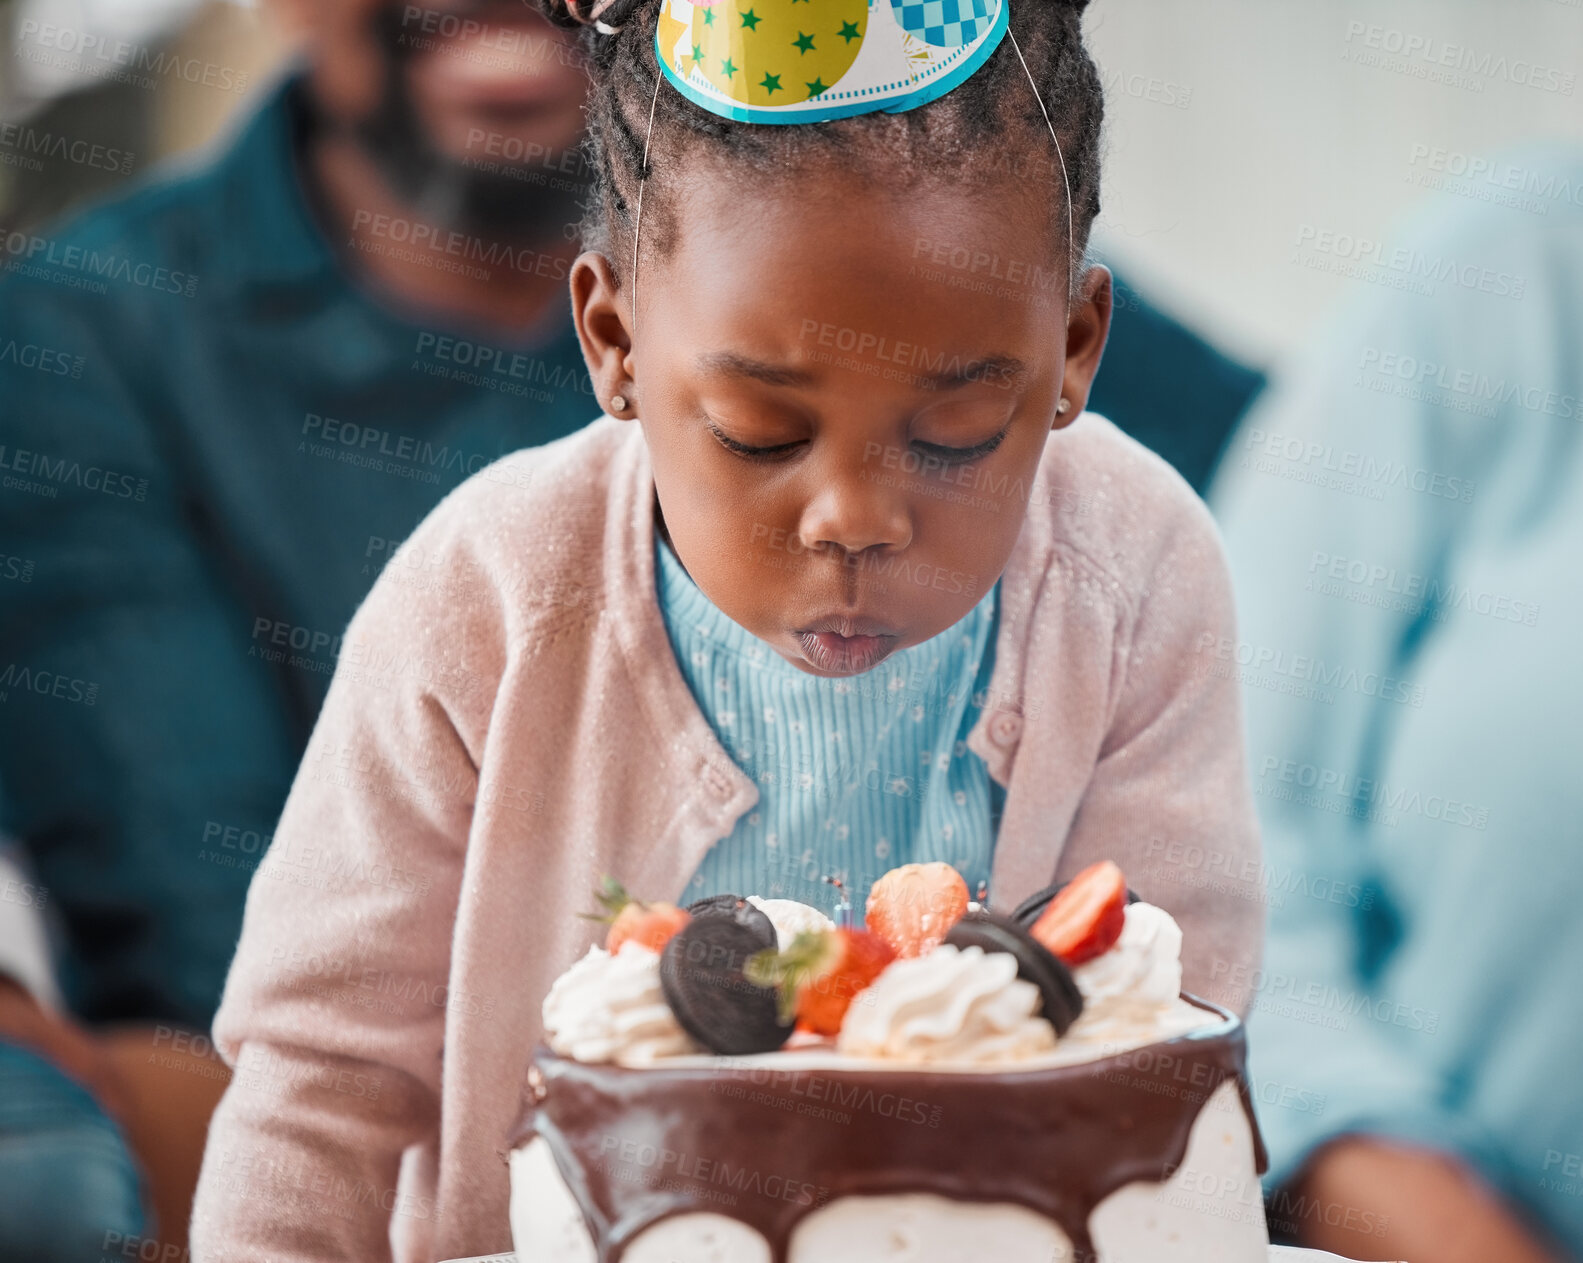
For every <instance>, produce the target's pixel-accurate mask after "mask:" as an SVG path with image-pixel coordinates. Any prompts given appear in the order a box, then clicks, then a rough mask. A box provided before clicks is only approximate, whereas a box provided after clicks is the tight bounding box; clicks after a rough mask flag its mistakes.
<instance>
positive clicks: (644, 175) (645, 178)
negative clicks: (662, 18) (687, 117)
mask: <svg viewBox="0 0 1583 1263" xmlns="http://www.w3.org/2000/svg"><path fill="white" fill-rule="evenodd" d="M664 78H665V76H664V75H662V74H661V73H660V71H659V67H658V66H656V67H655V68H654V99H653V100H652V101H650V102H649V129H648V131H646V132H644V133H643V163H642V165H641V166H639V167H638V210H637V214H636V215H634V216H633V219H632V333H633V335H634V336H636V335H637V332H638V242H639V241H640V240H641V239H642V232H643V189H644V187H645V186H646V185H647V184H648V182H649V142H650V141H651V140H653V139H654V111H655V108H656V107H657V106H658V105H659V103H660V81H661V80H663V79H664Z"/></svg>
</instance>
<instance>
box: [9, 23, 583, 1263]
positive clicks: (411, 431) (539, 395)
mask: <svg viewBox="0 0 1583 1263" xmlns="http://www.w3.org/2000/svg"><path fill="white" fill-rule="evenodd" d="M35 7H36V6H35ZM278 7H279V9H280V11H281V16H283V17H284V18H285V19H287V20H288V21H289V22H290V23H291V24H292V25H293V26H294V28H295V29H296V31H297V33H298V35H299V37H300V40H301V47H302V55H301V60H300V62H299V63H298V64H297V65H296V66H294V67H293V70H292V72H291V73H289V74H288V75H287V76H285V77H284V79H283V80H282V81H281V82H280V83H279V84H278V86H276V87H274V88H273V89H272V90H271V91H269V92H268V94H267V95H266V96H265V97H264V98H263V100H262V101H261V103H260V104H259V105H258V107H257V108H256V109H254V110H253V111H251V113H250V114H249V116H248V117H246V118H245V119H243V120H242V121H241V125H240V127H239V129H238V130H237V131H236V132H235V133H234V135H233V136H232V137H231V138H230V139H229V141H228V142H227V143H226V144H225V145H224V146H223V147H222V148H221V149H219V150H218V152H216V153H215V154H214V155H213V156H212V157H210V158H208V159H206V160H205V161H203V162H201V163H200V164H198V165H194V166H191V167H189V168H188V169H187V170H185V171H183V172H180V173H178V174H174V175H167V176H165V177H163V178H161V179H158V180H157V181H155V182H153V183H151V184H148V185H146V186H142V187H138V188H135V189H134V190H133V191H131V192H130V193H128V194H126V195H124V196H122V197H120V198H119V199H118V200H115V201H112V202H110V203H107V204H105V205H102V206H99V207H96V208H93V209H91V210H89V211H88V212H86V213H85V214H82V215H81V216H79V217H78V218H76V219H74V220H72V221H70V222H68V223H66V224H65V225H63V226H61V227H58V228H43V229H39V230H37V231H36V232H8V233H6V234H5V248H4V251H3V253H0V267H3V272H4V274H3V279H0V475H3V487H0V540H3V541H4V544H3V552H4V553H5V555H6V558H7V559H11V560H15V561H16V562H17V566H16V567H13V568H14V569H16V570H17V571H18V574H19V575H20V574H22V573H25V574H26V581H21V580H20V579H17V578H15V577H14V576H9V575H8V576H7V577H8V578H12V579H13V581H9V582H6V583H5V591H4V594H3V600H0V672H3V673H4V674H3V675H0V701H3V706H0V715H3V725H0V780H3V781H4V783H5V785H6V787H7V791H8V797H7V800H6V802H5V805H4V810H3V818H0V829H3V831H4V832H6V833H8V834H9V835H11V836H12V837H14V838H15V839H16V840H17V842H18V843H19V844H20V846H21V847H22V848H23V849H24V851H25V855H26V859H27V861H28V862H29V864H30V865H31V867H32V870H33V872H34V874H35V875H36V879H37V881H38V882H39V883H40V884H41V885H42V886H43V887H45V888H47V889H48V890H49V891H50V892H51V900H50V904H49V909H50V912H51V913H52V914H54V916H55V921H56V925H57V928H58V929H59V930H60V931H61V933H60V943H59V951H58V965H59V970H60V987H61V991H62V992H63V994H64V997H65V1006H64V1009H61V1008H57V1007H56V1006H54V1005H50V1004H32V1005H29V1004H27V1003H25V1001H26V999H27V997H28V994H29V991H28V988H27V987H25V986H22V985H19V984H18V983H16V982H14V981H13V982H8V983H5V984H0V985H4V986H5V987H6V988H7V1003H5V1004H4V1005H0V1046H3V1045H6V1044H9V1045H11V1046H12V1048H27V1049H31V1050H32V1052H31V1053H30V1054H29V1055H28V1058H27V1059H26V1060H25V1061H19V1060H17V1054H15V1053H14V1052H7V1053H5V1054H3V1055H5V1056H6V1057H7V1058H8V1060H7V1061H6V1063H5V1065H6V1066H7V1070H6V1072H5V1073H4V1074H3V1075H0V1093H3V1094H5V1095H6V1096H7V1097H11V1098H17V1099H23V1098H25V1097H26V1095H27V1094H28V1091H29V1089H26V1088H25V1087H22V1086H19V1085H21V1084H23V1081H24V1077H25V1076H24V1071H25V1075H26V1076H35V1077H33V1078H28V1079H27V1082H28V1083H35V1082H41V1081H42V1079H41V1078H38V1077H37V1076H42V1075H44V1074H45V1072H44V1071H42V1070H40V1069H39V1067H38V1065H37V1064H36V1063H37V1062H38V1061H39V1060H40V1058H42V1060H43V1061H45V1062H50V1061H53V1062H55V1063H56V1064H58V1065H59V1064H63V1063H64V1062H65V1061H66V1060H68V1057H67V1054H66V1052H65V1050H66V1049H68V1048H70V1049H77V1050H81V1048H82V1047H83V1046H85V1045H86V1046H88V1047H90V1048H91V1047H93V1046H94V1045H95V1042H96V1041H97V1042H98V1043H99V1044H101V1045H104V1046H105V1048H111V1047H112V1041H111V1038H110V1035H109V1034H108V1033H107V1032H109V1030H110V1028H111V1027H112V1026H113V1025H115V1024H126V1023H132V1024H136V1025H135V1027H134V1028H133V1030H130V1031H129V1030H124V1029H123V1030H122V1031H121V1032H120V1043H119V1044H115V1045H113V1047H119V1048H120V1049H121V1055H120V1057H119V1064H120V1073H121V1075H122V1077H123V1079H124V1080H125V1081H126V1082H125V1084H124V1086H125V1089H126V1092H127V1094H128V1095H129V1096H130V1097H131V1098H132V1100H131V1101H130V1102H128V1103H126V1109H125V1110H122V1111H121V1112H123V1113H125V1112H127V1111H130V1114H131V1116H132V1118H133V1125H132V1127H131V1131H132V1133H133V1139H134V1141H138V1140H139V1139H140V1137H139V1135H138V1132H139V1131H140V1126H139V1124H138V1120H139V1119H141V1120H142V1123H144V1124H146V1125H147V1126H146V1130H149V1131H151V1133H152V1134H150V1135H149V1136H148V1137H147V1140H148V1143H147V1144H140V1143H139V1144H135V1145H134V1147H135V1148H137V1149H138V1150H139V1152H140V1156H142V1157H143V1158H144V1159H145V1162H146V1163H147V1164H148V1165H149V1166H150V1167H151V1168H156V1169H154V1170H152V1176H153V1179H152V1184H153V1192H152V1202H153V1205H154V1207H155V1209H156V1210H158V1209H159V1208H160V1206H161V1203H162V1200H163V1202H164V1204H165V1206H166V1207H167V1211H166V1213H164V1214H160V1215H158V1216H157V1220H158V1222H157V1223H156V1224H155V1225H154V1226H153V1229H151V1230H157V1231H158V1232H159V1233H160V1234H161V1236H162V1237H163V1239H164V1240H165V1241H166V1242H167V1243H169V1242H171V1241H177V1242H180V1241H183V1240H184V1239H185V1222H184V1221H185V1201H186V1200H187V1199H190V1193H191V1186H192V1183H193V1181H194V1180H195V1179H196V1171H197V1159H198V1152H199V1150H200V1149H201V1143H202V1136H203V1130H204V1127H205V1126H206V1123H207V1114H208V1111H209V1109H211V1108H212V1105H213V1102H214V1100H215V1099H217V1098H218V1095H219V1092H220V1090H221V1089H222V1088H223V1086H224V1084H223V1080H222V1081H220V1082H216V1080H215V1078H214V1071H215V1068H216V1067H218V1065H219V1063H218V1062H217V1061H214V1062H211V1063H209V1064H207V1065H198V1066H194V1065H192V1064H189V1062H188V1061H186V1060H184V1059H183V1058H182V1057H181V1056H180V1055H173V1053H176V1052H177V1051H178V1050H176V1049H175V1045H177V1044H178V1043H179V1044H180V1045H181V1046H182V1050H186V1051H190V1050H191V1049H192V1048H193V1047H194V1046H196V1047H197V1048H198V1049H199V1050H200V1051H202V1050H206V1048H207V1042H206V1039H203V1037H201V1036H200V1037H197V1039H198V1041H201V1042H196V1044H195V1041H194V1039H192V1038H190V1037H189V1036H188V1032H190V1031H194V1030H202V1029H203V1028H205V1027H207V1025H208V1023H209V1020H210V1017H211V1015H212V1013H213V1010H214V1007H215V1005H216V1003H217V1002H218V999H219V994H220V989H221V984H222V983H223V981H224V978H225V972H226V967H227V965H228V963H229V961H230V957H231V952H232V949H233V947H234V945H235V941H236V935H237V931H238V927H239V926H240V923H241V913H242V904H243V898H244V895H245V892H246V889H247V885H248V881H249V879H250V877H251V876H252V874H253V871H254V869H255V868H256V867H258V865H259V861H260V858H261V856H262V854H263V853H264V851H265V849H266V847H267V840H268V837H269V834H270V832H271V830H272V829H273V826H274V822H275V818H276V815H277V814H278V812H279V810H280V806H281V803H282V802H283V801H284V798H285V795H286V791H287V789H288V788H289V786H290V783H291V778H292V774H293V772H294V771H295V769H296V765H297V761H298V759H299V757H300V755H301V751H302V748H303V745H304V743H305V741H306V738H307V735H308V732H309V730H310V728H311V727H312V724H313V722H314V719H315V716H316V714H317V712H318V708H319V704H320V702H321V701H322V698H323V694H324V690H325V688H326V687H327V686H328V683H329V678H330V671H331V669H332V668H333V665H334V661H335V658H336V655H337V653H338V652H339V650H340V644H339V640H340V635H341V632H342V630H343V629H344V628H345V626H346V623H347V620H348V618H349V617H350V615H351V613H352V611H353V610H354V609H355V607H356V606H357V604H358V602H359V601H360V600H361V598H362V596H363V594H364V593H365V592H366V591H367V589H368V587H369V586H370V585H371V584H372V582H373V579H374V576H375V575H376V574H377V573H378V571H379V569H380V568H381V566H382V564H383V562H384V561H385V560H386V559H387V557H388V556H389V555H390V553H391V552H392V551H393V550H394V549H395V548H396V546H397V545H398V544H399V542H400V541H401V540H402V539H404V538H405V536H406V535H407V533H408V531H409V530H410V529H411V527H412V526H413V525H414V524H416V523H417V522H418V521H419V520H420V519H421V518H422V517H423V516H424V515H425V514H426V513H427V512H428V511H429V510H430V509H431V508H432V507H433V506H434V505H435V504H436V503H437V502H438V501H439V500H440V498H441V497H442V496H443V495H444V494H445V493H446V492H447V491H448V490H449V489H450V488H451V487H452V486H455V485H456V484H458V483H460V482H461V481H462V480H463V479H465V478H466V477H467V476H468V475H469V474H470V473H472V472H474V471H476V470H477V469H479V468H481V467H482V466H484V465H486V464H489V463H491V462H492V461H494V460H495V459H496V458H497V457H499V456H500V455H502V454H503V453H505V452H508V451H511V450H515V449H517V448H521V447H524V446H527V445H531V444H537V443H541V442H544V441H546V440H549V439H552V438H556V437H558V436H560V435H562V434H566V433H568V432H570V431H571V430H573V429H576V428H577V427H579V426H581V425H582V424H584V423H585V422H586V421H587V420H588V419H589V418H590V417H591V416H593V415H594V414H595V413H596V412H597V411H598V409H597V407H596V406H595V404H594V401H593V399H592V396H591V394H590V393H589V386H588V382H587V376H586V372H585V370H584V367H583V364H582V359H581V356H580V354H579V352H578V349H577V343H576V340H575V338H574V336H573V334H572V329H571V325H570V321H569V319H568V316H567V300H566V277H567V269H568V265H569V262H570V260H571V259H572V258H574V257H575V255H576V249H577V247H576V242H575V235H576V234H575V221H576V220H577V218H578V216H579V207H580V202H581V200H582V197H583V193H584V189H585V187H586V185H587V182H588V172H587V169H586V166H585V162H584V159H583V158H582V156H581V154H580V151H579V148H578V147H579V143H580V140H581V132H582V104H583V98H584V95H585V91H586V77H585V74H584V71H583V68H582V65H581V60H580V58H579V56H578V55H577V53H576V51H575V49H573V48H572V47H571V45H570V44H569V43H568V42H567V39H566V37H565V36H564V35H563V34H562V33H561V32H559V31H557V30H555V29H554V28H552V27H551V26H550V25H549V24H548V23H546V22H544V21H543V20H542V19H540V18H539V17H538V16H536V14H534V13H533V12H532V11H531V10H530V9H529V7H528V6H526V5H523V4H521V3H518V2H517V0H502V2H499V3H482V2H480V3H437V4H434V5H427V6H424V7H422V8H418V7H416V6H408V5H399V4H392V3H386V2H384V0H334V2H333V3H332V2H326V0H279V5H278ZM63 21H64V22H65V25H66V27H67V28H68V29H69V27H70V18H69V15H67V17H66V18H65V19H63ZM55 42H56V43H57V44H59V43H61V42H62V41H61V40H60V39H59V38H57V39H56V40H55ZM68 42H69V41H68ZM3 560H4V559H0V561H3ZM445 578H446V577H445V576H443V575H429V574H424V573H422V572H421V570H419V571H417V572H415V581H427V582H436V583H441V582H444V581H445ZM281 876H282V877H283V879H300V880H321V881H322V880H333V879H336V878H335V875H333V874H330V875H326V874H320V873H316V872H314V871H313V870H312V869H311V866H308V867H307V868H305V869H304V870H303V871H302V872H296V871H291V872H286V873H282V874H281ZM0 910H3V911H6V912H8V913H10V912H14V911H15V910H14V909H11V908H6V909H0ZM0 968H4V966H3V965H0ZM13 977H14V973H13ZM72 1015H74V1017H73V1016H72ZM77 1021H80V1022H82V1023H83V1024H84V1025H85V1026H86V1027H87V1028H88V1029H89V1030H92V1031H93V1032H94V1033H93V1034H92V1035H88V1034H86V1032H84V1031H83V1030H82V1029H80V1028H78V1027H77V1026H76V1025H75V1022H77ZM176 1032H179V1034H177V1033H176ZM107 1055H109V1056H110V1057H111V1059H112V1061H114V1060H116V1057H115V1055H114V1053H113V1052H110V1053H107ZM80 1064H85V1063H74V1065H76V1066H77V1067H78V1069H80ZM18 1066H22V1067H23V1069H20V1070H19V1069H18V1068H17V1067H18ZM68 1074H70V1075H72V1076H73V1079H72V1081H73V1082H74V1083H76V1084H77V1085H78V1086H79V1087H80V1088H82V1089H84V1090H85V1091H86V1094H87V1095H90V1096H92V1095H99V1096H106V1095H110V1096H113V1095H116V1092H115V1090H114V1089H111V1088H104V1089H103V1090H101V1086H102V1085H103V1084H105V1083H107V1082H108V1080H107V1079H106V1078H105V1077H104V1076H101V1075H99V1074H98V1073H97V1071H96V1072H95V1073H91V1074H90V1073H77V1072H76V1070H74V1069H72V1068H70V1067H68ZM63 1099H64V1098H63ZM140 1099H141V1100H143V1101H145V1102H147V1103H148V1104H149V1105H150V1109H148V1110H146V1111H140V1109H139V1105H138V1102H139V1100H140ZM156 1103H157V1108H153V1106H154V1105H155V1104H156ZM76 1104H80V1102H75V1101H74V1102H68V1103H66V1104H63V1105H62V1107H61V1108H62V1109H63V1110H64V1109H66V1108H68V1106H70V1107H72V1108H75V1105H76ZM104 1104H106V1110H107V1112H108V1113H110V1114H114V1113H116V1112H118V1110H119V1109H120V1107H119V1106H117V1107H111V1106H110V1105H109V1103H108V1102H104ZM5 1108H6V1106H5V1105H4V1104H0V1111H4V1109H5ZM17 1108H23V1107H22V1106H20V1105H19V1106H17ZM35 1113H36V1112H35ZM94 1125H97V1123H95V1124H94ZM162 1129H163V1131H164V1132H166V1133H171V1132H181V1133H184V1134H181V1135H170V1134H164V1135H161V1134H159V1133H160V1131H161V1130H162ZM0 1134H4V1135H5V1136H6V1141H5V1143H7V1144H8V1145H14V1144H18V1143H21V1142H19V1141H16V1140H15V1139H14V1132H10V1131H7V1132H3V1133H0ZM41 1154H42V1149H40V1152H39V1154H37V1155H35V1156H41ZM162 1161H163V1162H165V1164H166V1165H168V1166H170V1167H171V1168H173V1169H171V1170H168V1171H165V1172H161V1171H160V1170H158V1169H157V1168H158V1166H159V1165H160V1164H161V1162H162ZM96 1171H97V1168H95V1167H94V1166H93V1164H92V1163H89V1162H87V1161H84V1163H83V1164H82V1165H81V1167H80V1168H79V1173H80V1175H81V1179H82V1181H83V1182H84V1189H85V1192H84V1196H85V1197H86V1196H87V1192H86V1190H87V1189H91V1188H94V1187H97V1186H96V1185H95V1184H94V1181H95V1180H96V1179H97V1178H98V1176H97V1174H96ZM56 1176H57V1178H58V1179H59V1181H60V1182H61V1183H63V1184H64V1183H66V1182H67V1181H68V1178H69V1177H68V1175H67V1173H66V1172H65V1171H64V1170H62V1169H60V1168H57V1169H56ZM162 1183H163V1184H164V1185H174V1186H175V1187H174V1188H173V1189H170V1190H167V1191H169V1192H170V1194H171V1195H170V1196H167V1197H164V1198H163V1199H162V1196H161V1190H162ZM16 1187H17V1186H14V1185H13V1186H8V1187H6V1188H5V1190H4V1192H3V1193H0V1200H4V1201H7V1202H10V1201H11V1199H12V1197H13V1195H14V1192H15V1190H16ZM94 1200H96V1199H90V1201H89V1204H92V1202H93V1201H94ZM98 1200H99V1204H101V1205H103V1206H104V1225H103V1226H105V1227H106V1228H107V1229H108V1228H111V1227H114V1228H117V1229H120V1228H122V1227H123V1226H124V1224H125V1222H126V1217H125V1216H124V1215H123V1214H121V1213H120V1212H119V1210H117V1209H116V1207H117V1205H118V1203H115V1202H113V1201H112V1200H110V1199H98ZM65 1204H66V1203H65V1202H61V1201H56V1200H43V1201H39V1202H35V1203H32V1204H31V1205H30V1204H28V1203H25V1202H18V1203H17V1204H16V1205H13V1206H9V1207H8V1213H7V1215H6V1216H0V1257H6V1258H21V1257H29V1258H33V1259H40V1258H53V1257H57V1256H58V1257H80V1256H79V1255H77V1254H76V1253H75V1250H76V1246H77V1245H78V1244H80V1239H79V1237H78V1236H77V1235H74V1233H68V1232H66V1230H65V1227H64V1226H63V1225H61V1224H59V1223H57V1224H54V1225H51V1224H50V1223H49V1222H48V1221H49V1220H50V1219H51V1218H53V1217H55V1215H56V1211H57V1210H58V1209H59V1207H61V1206H62V1205H65ZM23 1219H28V1220H31V1225H25V1224H24V1225H22V1227H20V1228H18V1229H17V1231H18V1232H21V1231H22V1228H27V1229H28V1231H27V1232H26V1233H25V1234H24V1235H12V1236H4V1235H3V1234H4V1233H6V1232H7V1231H8V1230H9V1229H10V1228H11V1225H13V1224H16V1223H19V1222H20V1221H21V1220H23ZM82 1226H83V1227H86V1226H88V1225H82ZM52 1232H53V1235H52ZM49 1240H54V1241H55V1242H56V1254H46V1253H38V1252H36V1251H37V1249H38V1247H37V1246H36V1244H35V1243H37V1242H40V1241H49Z"/></svg>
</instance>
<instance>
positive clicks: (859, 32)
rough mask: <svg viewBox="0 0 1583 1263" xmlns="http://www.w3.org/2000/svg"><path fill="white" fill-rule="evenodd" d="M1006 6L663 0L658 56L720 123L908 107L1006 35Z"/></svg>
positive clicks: (951, 82)
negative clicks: (717, 116)
mask: <svg viewBox="0 0 1583 1263" xmlns="http://www.w3.org/2000/svg"><path fill="white" fill-rule="evenodd" d="M1030 2H1043V0H1030ZM1008 3H1009V0H662V6H661V11H660V19H659V25H658V27H657V30H656V34H655V43H656V52H657V53H658V56H659V60H660V65H661V68H662V70H663V72H664V75H665V78H666V79H667V80H668V81H669V82H670V83H671V84H672V85H673V86H674V87H675V88H676V89H677V90H678V91H680V92H681V93H682V95H684V96H686V97H688V98H689V99H690V100H692V101H694V102H695V103H697V104H699V105H702V106H703V107H704V108H705V109H708V110H711V111H712V112H714V113H717V114H720V115H722V116H724V117H727V118H735V119H740V120H745V121H749V122H804V121H818V120H820V119H823V118H835V117H841V116H844V115H851V114H864V113H870V112H874V111H878V110H905V109H912V108H914V107H916V106H918V105H922V104H923V103H924V102H925V101H928V100H932V99H934V98H935V97H937V96H939V95H941V94H942V93H944V92H947V91H949V90H950V89H951V88H952V87H954V86H955V85H956V84H957V83H960V82H961V81H962V80H963V79H965V78H966V77H967V76H968V75H970V74H971V73H972V72H973V71H974V70H976V69H977V67H978V66H979V65H981V64H982V63H983V61H984V60H985V59H986V58H987V57H988V56H989V54H990V53H991V52H993V51H994V49H995V47H996V46H997V45H998V44H999V42H1000V39H1001V37H1002V36H1003V35H1004V34H1005V31H1006V24H1007V4H1008Z"/></svg>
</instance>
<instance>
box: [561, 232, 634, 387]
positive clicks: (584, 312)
mask: <svg viewBox="0 0 1583 1263" xmlns="http://www.w3.org/2000/svg"><path fill="white" fill-rule="evenodd" d="M629 315H630V308H629V307H628V305H627V303H626V301H625V299H624V297H623V295H622V291H621V288H620V286H619V285H618V284H617V283H616V274H615V270H614V269H613V268H611V266H610V260H609V259H607V258H605V256H604V255H602V254H596V253H594V252H593V251H591V250H590V251H587V252H585V253H583V254H580V255H578V256H577V261H576V262H575V263H573V264H572V323H573V324H575V325H576V326H577V341H578V342H579V343H580V344H581V346H582V348H583V362H584V363H586V364H587V365H588V376H589V379H590V380H591V381H592V382H593V386H594V395H595V397H596V398H597V399H598V400H599V404H600V406H601V407H602V408H604V410H605V411H606V412H607V413H609V414H610V415H611V416H613V417H626V418H629V419H630V418H631V417H634V416H636V415H637V408H636V406H635V405H636V387H635V386H634V384H633V380H632V372H633V370H632V330H631V328H630V327H629V326H628V317H629Z"/></svg>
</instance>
